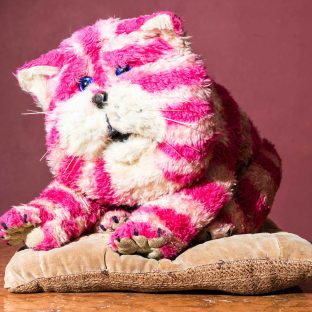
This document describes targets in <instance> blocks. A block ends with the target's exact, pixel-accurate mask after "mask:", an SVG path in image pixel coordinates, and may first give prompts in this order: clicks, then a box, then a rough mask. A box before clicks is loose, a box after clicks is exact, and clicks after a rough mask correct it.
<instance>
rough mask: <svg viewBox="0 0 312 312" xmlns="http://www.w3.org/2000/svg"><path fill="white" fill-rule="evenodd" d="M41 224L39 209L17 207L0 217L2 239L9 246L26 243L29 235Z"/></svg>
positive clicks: (0, 235)
mask: <svg viewBox="0 0 312 312" xmlns="http://www.w3.org/2000/svg"><path fill="white" fill-rule="evenodd" d="M40 223H41V219H40V211H39V209H37V208H35V207H31V206H27V205H25V206H16V207H13V208H11V209H10V210H9V211H7V212H6V213H4V214H3V215H2V216H1V217H0V237H1V238H2V239H3V240H5V241H7V243H8V244H9V245H17V244H21V243H24V242H25V240H26V237H27V235H28V233H30V232H31V231H32V230H33V229H34V228H35V227H36V226H38V225H39V224H40Z"/></svg>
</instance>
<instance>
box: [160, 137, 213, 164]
mask: <svg viewBox="0 0 312 312" xmlns="http://www.w3.org/2000/svg"><path fill="white" fill-rule="evenodd" d="M215 141H216V137H213V138H205V139H203V140H202V141H198V142H196V144H193V145H180V144H171V143H169V142H166V141H164V142H162V143H159V144H158V146H157V147H158V148H159V150H161V151H162V152H163V153H165V154H166V155H167V156H169V157H171V158H173V159H175V160H180V159H183V158H184V159H186V160H188V161H193V160H201V159H202V158H203V157H206V156H207V155H209V154H210V153H211V152H212V151H213V148H214V146H215Z"/></svg>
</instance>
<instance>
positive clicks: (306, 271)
mask: <svg viewBox="0 0 312 312" xmlns="http://www.w3.org/2000/svg"><path fill="white" fill-rule="evenodd" d="M106 242H107V236H105V235H103V234H93V235H90V236H87V237H83V238H81V239H80V240H79V241H76V242H72V243H70V244H68V245H66V246H64V247H61V248H58V249H53V250H51V251H37V252H36V251H33V250H30V249H25V250H21V251H19V252H17V253H16V254H15V255H14V256H13V258H12V259H11V261H10V262H9V264H8V265H7V267H6V272H5V287H6V288H8V289H9V291H11V292H16V293H25V292H40V291H57V292H69V291H71V292H72V291H74V292H85V291H100V290H102V291H107V290H132V291H143V292H161V291H176V290H189V289H209V290H221V291H226V292H230V293H237V294H261V293H268V292H272V291H276V290H280V289H285V288H288V287H292V286H295V285H297V284H298V283H300V282H302V281H304V280H307V279H309V278H311V277H312V246H311V244H310V243H309V242H308V241H306V240H304V239H302V238H300V237H299V236H297V235H295V234H290V233H286V232H277V233H271V234H270V233H259V234H247V235H236V236H232V237H228V238H222V239H218V240H213V241H209V242H205V243H203V244H199V245H196V246H194V247H192V248H190V249H188V250H186V251H185V252H184V253H182V254H181V255H180V256H178V257H177V258H176V259H175V260H173V261H170V260H167V259H162V260H159V261H156V260H152V259H146V258H143V257H141V256H139V255H132V256H128V255H122V256H121V255H119V254H117V253H115V252H113V251H112V250H111V249H110V248H109V247H108V246H107V244H106Z"/></svg>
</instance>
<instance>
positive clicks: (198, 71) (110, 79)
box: [17, 12, 212, 159]
mask: <svg viewBox="0 0 312 312" xmlns="http://www.w3.org/2000/svg"><path fill="white" fill-rule="evenodd" d="M17 78H18V81H19V84H20V86H21V87H22V89H23V90H25V91H27V92H29V93H31V94H32V96H33V97H34V98H35V100H36V102H37V104H38V106H39V107H40V108H42V110H43V111H44V112H45V114H46V131H47V144H48V149H50V150H53V148H59V149H61V150H62V151H65V153H66V154H68V155H74V156H79V157H83V158H85V159H94V158H98V157H100V156H101V155H102V153H103V151H104V150H105V149H106V148H107V146H108V145H109V144H114V142H115V141H124V142H126V141H127V139H128V138H129V136H140V137H144V138H148V139H150V140H151V141H153V142H157V143H158V147H159V148H160V149H162V150H163V151H164V153H167V154H176V156H177V155H178V156H177V157H178V158H179V157H184V158H185V157H189V158H190V159H192V158H193V156H194V155H193V154H194V152H195V151H196V150H197V151H198V150H201V149H202V148H203V146H204V145H205V142H206V141H208V139H210V138H211V136H212V127H211V123H210V124H209V122H208V123H207V118H208V119H209V118H210V116H211V115H212V105H211V103H210V102H209V96H210V93H209V92H210V89H209V85H210V83H211V81H210V79H209V78H208V77H207V74H206V70H205V68H204V66H203V64H202V61H201V60H200V59H199V58H198V57H197V56H196V55H195V54H194V53H192V51H191V50H190V45H189V42H188V38H187V37H185V36H184V32H183V29H182V23H181V20H180V18H178V17H177V16H176V15H175V14H173V13H170V12H158V13H154V14H152V15H145V16H141V17H139V18H133V19H126V20H119V19H107V20H99V21H97V22H96V23H95V24H94V25H92V26H88V27H85V28H83V29H81V30H78V31H76V32H75V33H73V35H72V36H71V37H70V38H68V39H66V40H64V41H62V42H61V44H60V46H59V47H58V48H57V49H55V50H52V51H50V52H48V53H46V54H44V55H42V56H41V57H39V58H38V59H35V60H33V61H31V62H28V63H27V64H25V65H24V66H22V67H21V68H19V69H18V70H17ZM185 144H186V146H193V149H191V148H189V149H186V150H185V149H183V146H184V145H185ZM184 154H185V155H184ZM195 154H198V153H197V152H196V153H195ZM190 155H191V156H190ZM195 156H196V155H195ZM197 156H198V155H197ZM197 156H196V157H197ZM196 157H195V158H196ZM198 157H199V156H198Z"/></svg>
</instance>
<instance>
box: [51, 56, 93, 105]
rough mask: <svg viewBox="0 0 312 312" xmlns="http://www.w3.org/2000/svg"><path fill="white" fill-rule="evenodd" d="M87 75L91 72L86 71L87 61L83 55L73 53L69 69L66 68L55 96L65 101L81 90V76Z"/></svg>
mask: <svg viewBox="0 0 312 312" xmlns="http://www.w3.org/2000/svg"><path fill="white" fill-rule="evenodd" d="M87 75H89V73H87V72H86V61H85V60H84V59H83V58H81V57H78V56H75V55H73V56H72V59H71V60H70V61H69V63H68V67H67V69H65V70H64V72H63V73H62V75H61V77H60V82H59V85H58V87H57V89H56V91H55V98H56V99H57V100H59V101H65V100H68V99H69V98H70V97H72V96H73V95H74V94H75V93H77V92H80V90H79V87H78V81H79V79H80V78H81V77H83V76H87Z"/></svg>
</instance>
